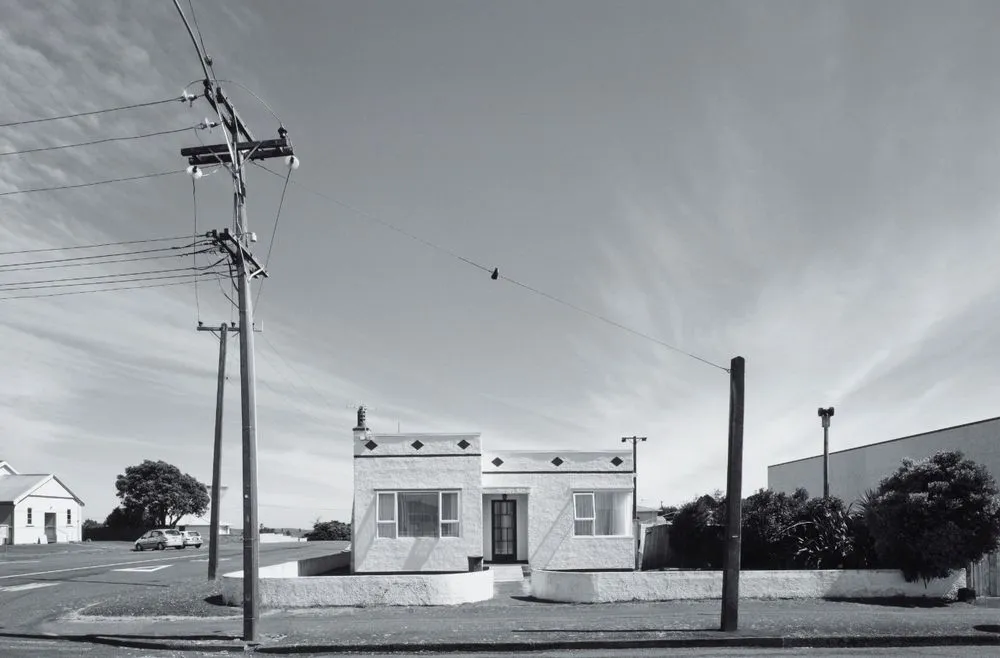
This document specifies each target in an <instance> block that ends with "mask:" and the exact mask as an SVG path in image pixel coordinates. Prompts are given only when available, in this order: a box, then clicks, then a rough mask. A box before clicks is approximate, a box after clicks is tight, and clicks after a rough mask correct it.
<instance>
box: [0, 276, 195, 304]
mask: <svg viewBox="0 0 1000 658" xmlns="http://www.w3.org/2000/svg"><path fill="white" fill-rule="evenodd" d="M190 284H191V282H190V281H177V282H173V283H151V284H149V285H136V286H112V287H108V288H96V289H94V290H72V291H68V292H50V293H42V294H40V295H10V296H0V301H6V300H11V299H40V298H43V297H65V296H67V295H87V294H91V293H96V292H114V291H116V290H141V289H143V288H167V287H171V286H187V285H190Z"/></svg>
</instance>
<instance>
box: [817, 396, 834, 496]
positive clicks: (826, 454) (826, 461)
mask: <svg viewBox="0 0 1000 658" xmlns="http://www.w3.org/2000/svg"><path fill="white" fill-rule="evenodd" d="M816 413H817V415H818V416H819V417H820V418H821V419H822V421H823V498H829V497H830V419H831V418H833V407H827V408H826V409H824V408H823V407H820V408H819V411H817V412H816Z"/></svg>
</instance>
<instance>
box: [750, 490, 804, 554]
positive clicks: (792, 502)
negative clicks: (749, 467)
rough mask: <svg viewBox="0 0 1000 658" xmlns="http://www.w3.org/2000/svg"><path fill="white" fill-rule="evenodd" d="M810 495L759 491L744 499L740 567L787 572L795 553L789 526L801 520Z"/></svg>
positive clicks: (800, 491) (801, 492)
mask: <svg viewBox="0 0 1000 658" xmlns="http://www.w3.org/2000/svg"><path fill="white" fill-rule="evenodd" d="M808 498H809V493H808V492H807V491H806V490H805V489H802V488H799V489H797V490H796V491H795V493H794V494H792V495H791V496H789V495H788V494H786V493H784V492H781V493H778V492H775V491H772V490H770V489H760V490H759V491H757V492H756V493H754V494H752V495H751V496H748V497H747V498H746V499H744V500H743V523H742V532H743V540H742V544H743V546H742V551H741V556H740V562H741V566H742V568H744V569H787V568H789V567H791V566H792V558H793V556H794V553H795V545H794V538H793V537H792V536H791V535H790V534H789V531H788V529H789V527H790V526H792V525H793V524H794V523H795V522H796V521H797V520H799V519H800V518H801V510H802V506H803V504H804V503H805V501H806V500H807V499H808Z"/></svg>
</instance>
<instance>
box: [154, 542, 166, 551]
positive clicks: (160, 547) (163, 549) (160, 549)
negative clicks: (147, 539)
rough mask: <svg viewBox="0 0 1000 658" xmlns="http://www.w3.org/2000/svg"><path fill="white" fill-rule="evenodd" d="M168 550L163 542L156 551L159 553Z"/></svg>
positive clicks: (157, 546)
mask: <svg viewBox="0 0 1000 658" xmlns="http://www.w3.org/2000/svg"><path fill="white" fill-rule="evenodd" d="M166 549H167V546H166V544H164V543H163V542H162V541H161V542H160V543H159V544H157V545H156V550H158V551H165V550H166Z"/></svg>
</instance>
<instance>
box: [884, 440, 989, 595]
mask: <svg viewBox="0 0 1000 658" xmlns="http://www.w3.org/2000/svg"><path fill="white" fill-rule="evenodd" d="M865 516H866V520H867V523H868V528H869V530H870V532H871V534H872V537H873V539H874V544H875V551H876V553H877V555H878V557H879V559H880V560H883V561H885V562H887V563H890V564H892V565H894V566H897V567H899V568H901V569H902V571H903V576H904V577H905V578H906V580H907V581H909V582H914V581H916V580H918V579H923V581H924V582H925V583H926V582H927V581H928V580H931V579H932V578H944V577H947V576H948V575H950V574H951V572H952V570H954V569H959V568H962V567H964V566H965V565H966V564H968V563H969V562H975V561H977V560H979V559H981V558H982V557H983V555H985V554H987V553H989V552H991V551H993V550H995V549H996V546H997V543H998V540H1000V498H998V495H997V484H996V481H995V480H994V479H993V477H992V476H991V475H990V474H989V472H988V471H987V470H986V468H985V467H984V466H982V465H981V464H977V463H976V462H974V461H972V460H970V459H965V458H964V456H963V454H962V453H961V452H958V451H953V452H939V453H937V454H935V455H934V456H932V457H930V458H929V459H925V460H922V461H919V462H918V461H914V460H912V459H904V460H902V465H901V466H900V467H899V469H898V470H897V471H896V472H895V473H893V474H892V475H890V476H888V477H886V478H884V479H883V480H882V481H881V483H880V484H879V486H878V487H877V488H876V490H875V492H874V493H873V495H872V496H871V500H869V501H868V505H867V510H866V514H865Z"/></svg>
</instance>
